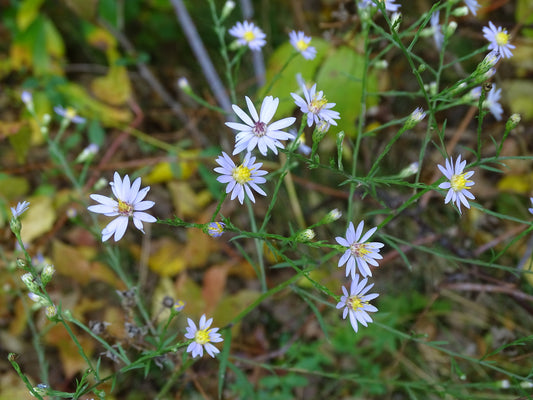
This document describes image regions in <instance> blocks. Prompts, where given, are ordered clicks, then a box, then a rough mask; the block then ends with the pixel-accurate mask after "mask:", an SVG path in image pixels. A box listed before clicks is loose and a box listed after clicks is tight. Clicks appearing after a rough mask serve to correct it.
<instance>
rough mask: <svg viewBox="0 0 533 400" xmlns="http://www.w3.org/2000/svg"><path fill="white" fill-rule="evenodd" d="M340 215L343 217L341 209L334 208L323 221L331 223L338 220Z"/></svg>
mask: <svg viewBox="0 0 533 400" xmlns="http://www.w3.org/2000/svg"><path fill="white" fill-rule="evenodd" d="M340 217H342V213H341V212H340V211H339V209H338V208H334V209H333V210H331V211H330V212H328V213H327V214H326V216H325V217H324V219H323V221H324V223H325V224H329V223H331V222H335V221H337V220H338V219H339V218H340Z"/></svg>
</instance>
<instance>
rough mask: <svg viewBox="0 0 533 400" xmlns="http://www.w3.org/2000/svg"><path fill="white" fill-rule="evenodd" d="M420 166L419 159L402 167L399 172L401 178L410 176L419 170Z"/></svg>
mask: <svg viewBox="0 0 533 400" xmlns="http://www.w3.org/2000/svg"><path fill="white" fill-rule="evenodd" d="M418 166H419V164H418V161H415V162H413V163H411V164H409V165H408V166H407V167H405V168H404V169H402V170H401V171H400V173H399V174H398V176H399V177H400V178H407V177H408V176H411V175H414V174H416V173H417V172H418Z"/></svg>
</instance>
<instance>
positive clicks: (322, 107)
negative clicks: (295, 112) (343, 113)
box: [291, 82, 340, 126]
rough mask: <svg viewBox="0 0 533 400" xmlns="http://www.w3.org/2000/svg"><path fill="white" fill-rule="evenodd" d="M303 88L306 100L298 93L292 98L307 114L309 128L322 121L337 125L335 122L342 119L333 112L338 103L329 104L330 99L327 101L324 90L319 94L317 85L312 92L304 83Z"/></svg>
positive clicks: (293, 94) (312, 88) (292, 94)
mask: <svg viewBox="0 0 533 400" xmlns="http://www.w3.org/2000/svg"><path fill="white" fill-rule="evenodd" d="M301 88H302V91H303V94H304V97H305V99H303V98H302V97H301V96H299V95H297V94H296V93H291V96H292V98H293V99H294V103H295V104H296V105H297V106H298V107H300V110H301V111H302V112H303V113H304V114H307V126H311V125H313V123H315V124H317V125H318V124H319V123H320V121H325V123H328V124H331V125H337V123H336V122H335V120H336V119H339V118H340V114H339V113H338V112H337V111H333V110H331V108H333V107H335V104H336V103H328V99H326V97H325V96H324V93H323V92H322V90H321V91H319V92H318V93H317V91H316V83H315V84H314V85H313V86H312V87H311V89H310V90H307V86H306V85H305V83H304V82H302V84H301Z"/></svg>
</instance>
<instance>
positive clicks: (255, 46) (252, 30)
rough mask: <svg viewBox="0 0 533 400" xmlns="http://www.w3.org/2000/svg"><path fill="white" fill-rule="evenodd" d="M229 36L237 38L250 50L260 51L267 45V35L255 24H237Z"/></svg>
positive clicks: (245, 22) (246, 22)
mask: <svg viewBox="0 0 533 400" xmlns="http://www.w3.org/2000/svg"><path fill="white" fill-rule="evenodd" d="M229 34H230V35H231V36H234V37H236V38H237V42H238V43H239V44H240V45H241V46H248V47H249V48H250V50H254V51H258V50H260V49H261V47H263V46H264V45H265V44H266V40H265V38H266V35H265V34H264V33H263V31H262V30H261V29H259V28H258V27H257V26H255V25H254V23H253V22H248V21H244V22H237V24H236V25H235V26H233V27H232V28H231V29H230V30H229Z"/></svg>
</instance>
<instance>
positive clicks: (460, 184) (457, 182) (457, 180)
mask: <svg viewBox="0 0 533 400" xmlns="http://www.w3.org/2000/svg"><path fill="white" fill-rule="evenodd" d="M470 182H472V181H468V180H466V178H465V174H461V175H453V176H452V178H451V179H450V186H451V187H452V189H453V190H454V191H455V192H460V191H461V190H465V189H466V190H468V189H469V188H468V187H467V186H466V185H467V183H470Z"/></svg>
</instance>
